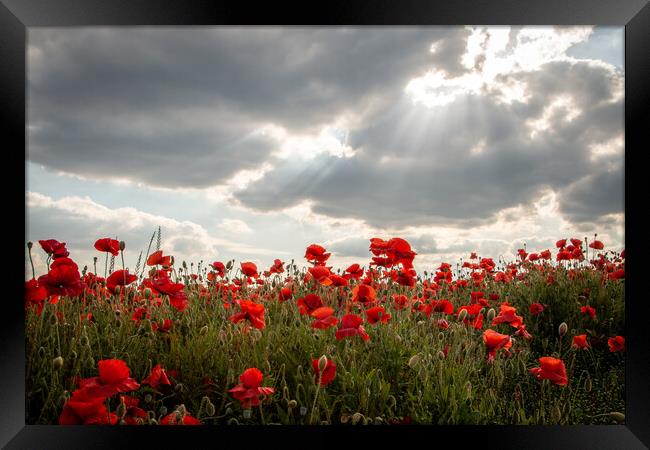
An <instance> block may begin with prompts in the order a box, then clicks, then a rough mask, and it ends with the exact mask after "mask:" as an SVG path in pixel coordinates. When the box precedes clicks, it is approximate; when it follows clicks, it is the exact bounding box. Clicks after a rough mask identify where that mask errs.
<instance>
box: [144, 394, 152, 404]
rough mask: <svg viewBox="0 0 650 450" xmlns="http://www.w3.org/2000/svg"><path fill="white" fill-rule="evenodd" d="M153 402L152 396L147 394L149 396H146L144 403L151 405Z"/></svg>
mask: <svg viewBox="0 0 650 450" xmlns="http://www.w3.org/2000/svg"><path fill="white" fill-rule="evenodd" d="M151 400H153V397H152V396H151V394H147V395H145V396H144V402H145V403H151Z"/></svg>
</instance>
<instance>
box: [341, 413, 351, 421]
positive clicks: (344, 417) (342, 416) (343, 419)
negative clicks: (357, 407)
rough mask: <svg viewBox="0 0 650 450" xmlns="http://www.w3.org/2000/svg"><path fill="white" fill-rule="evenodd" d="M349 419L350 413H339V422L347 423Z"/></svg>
mask: <svg viewBox="0 0 650 450" xmlns="http://www.w3.org/2000/svg"><path fill="white" fill-rule="evenodd" d="M349 421H350V414H347V413H346V414H341V423H348V422H349Z"/></svg>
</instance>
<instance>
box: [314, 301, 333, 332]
mask: <svg viewBox="0 0 650 450" xmlns="http://www.w3.org/2000/svg"><path fill="white" fill-rule="evenodd" d="M309 315H310V316H311V317H313V318H314V319H316V320H314V321H313V322H312V323H311V326H312V328H316V329H319V330H326V329H327V328H331V327H333V326H336V324H337V323H339V319H337V318H336V317H334V309H332V308H330V307H329V306H323V307H320V308H317V309H315V310H314V311H312V312H311V314H309Z"/></svg>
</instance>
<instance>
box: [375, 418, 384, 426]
mask: <svg viewBox="0 0 650 450" xmlns="http://www.w3.org/2000/svg"><path fill="white" fill-rule="evenodd" d="M382 423H384V419H382V418H381V417H375V425H381V424H382Z"/></svg>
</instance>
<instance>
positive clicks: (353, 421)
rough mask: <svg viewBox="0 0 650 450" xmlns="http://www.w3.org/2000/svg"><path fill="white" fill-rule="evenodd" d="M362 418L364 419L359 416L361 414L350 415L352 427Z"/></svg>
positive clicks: (361, 415)
mask: <svg viewBox="0 0 650 450" xmlns="http://www.w3.org/2000/svg"><path fill="white" fill-rule="evenodd" d="M363 418H364V417H363V414H361V413H358V412H356V413H354V414H352V425H356V424H357V423H359V421H360V420H361V419H363Z"/></svg>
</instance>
